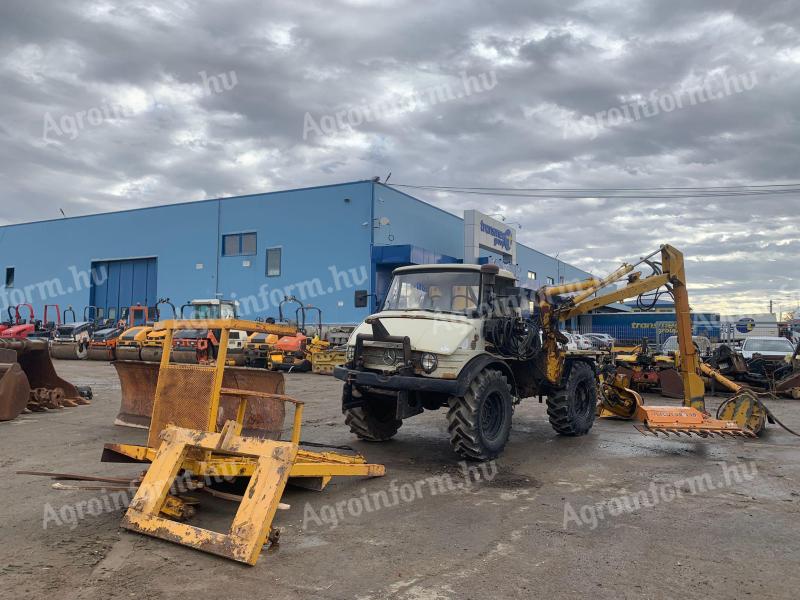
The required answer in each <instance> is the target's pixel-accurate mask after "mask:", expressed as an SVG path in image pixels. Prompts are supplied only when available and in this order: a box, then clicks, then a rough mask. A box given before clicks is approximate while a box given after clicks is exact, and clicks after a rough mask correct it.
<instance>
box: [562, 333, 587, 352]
mask: <svg viewBox="0 0 800 600" xmlns="http://www.w3.org/2000/svg"><path fill="white" fill-rule="evenodd" d="M562 333H563V334H564V335H565V336H566V337H567V340H569V341H568V342H567V350H591V349H592V343H591V342H590V341H589V340H588V339H587V338H585V337H583V336H582V335H580V334H578V333H568V332H566V331H564V332H562Z"/></svg>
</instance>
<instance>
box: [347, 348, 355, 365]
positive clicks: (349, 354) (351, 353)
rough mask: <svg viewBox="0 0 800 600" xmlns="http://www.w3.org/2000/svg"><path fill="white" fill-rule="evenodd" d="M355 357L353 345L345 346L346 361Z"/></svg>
mask: <svg viewBox="0 0 800 600" xmlns="http://www.w3.org/2000/svg"><path fill="white" fill-rule="evenodd" d="M355 357H356V347H355V346H348V347H347V362H350V361H351V360H353V359H354V358H355Z"/></svg>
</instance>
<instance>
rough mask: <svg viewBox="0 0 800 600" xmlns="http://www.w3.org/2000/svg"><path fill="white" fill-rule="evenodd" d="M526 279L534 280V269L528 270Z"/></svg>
mask: <svg viewBox="0 0 800 600" xmlns="http://www.w3.org/2000/svg"><path fill="white" fill-rule="evenodd" d="M528 280H530V281H536V271H528Z"/></svg>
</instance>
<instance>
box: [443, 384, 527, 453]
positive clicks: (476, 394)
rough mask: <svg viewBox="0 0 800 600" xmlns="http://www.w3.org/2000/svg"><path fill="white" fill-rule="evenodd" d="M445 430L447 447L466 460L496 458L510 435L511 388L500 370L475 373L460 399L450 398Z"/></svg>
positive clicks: (512, 407) (512, 410)
mask: <svg viewBox="0 0 800 600" xmlns="http://www.w3.org/2000/svg"><path fill="white" fill-rule="evenodd" d="M449 404H450V409H449V410H448V411H447V421H448V426H447V430H448V432H449V433H450V445H451V446H453V450H455V451H456V452H457V453H458V454H460V455H461V456H463V457H464V458H467V459H470V460H489V459H491V458H495V457H496V456H499V455H500V453H501V452H502V451H503V448H505V445H506V442H507V441H508V436H509V435H510V434H511V415H512V414H513V412H514V405H513V397H512V395H511V386H510V385H509V384H508V379H506V377H505V375H503V374H502V373H501V372H500V371H497V370H494V369H485V370H483V371H481V372H480V373H478V375H477V376H476V377H475V379H474V380H473V381H472V383H471V384H470V386H469V388H468V389H467V393H466V394H464V396H463V397H456V396H453V397H451V398H450V402H449Z"/></svg>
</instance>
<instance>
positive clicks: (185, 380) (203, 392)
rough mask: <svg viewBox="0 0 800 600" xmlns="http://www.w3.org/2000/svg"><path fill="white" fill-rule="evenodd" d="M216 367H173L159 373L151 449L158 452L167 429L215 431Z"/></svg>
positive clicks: (149, 438)
mask: <svg viewBox="0 0 800 600" xmlns="http://www.w3.org/2000/svg"><path fill="white" fill-rule="evenodd" d="M215 370H216V369H215V367H211V366H206V365H184V364H170V365H169V366H167V367H162V368H161V369H160V371H159V373H158V387H157V388H156V398H155V402H154V405H153V418H152V420H151V422H150V433H149V436H148V439H147V445H148V446H150V447H151V448H157V447H158V446H159V444H160V440H159V437H158V436H159V434H160V433H161V432H162V431H163V430H164V428H165V427H166V426H167V425H176V426H178V427H186V428H189V429H199V430H201V431H214V425H215V422H216V415H214V417H215V418H214V419H211V422H210V423H209V416H208V415H209V409H210V406H211V393H212V391H213V389H214V374H215Z"/></svg>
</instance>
